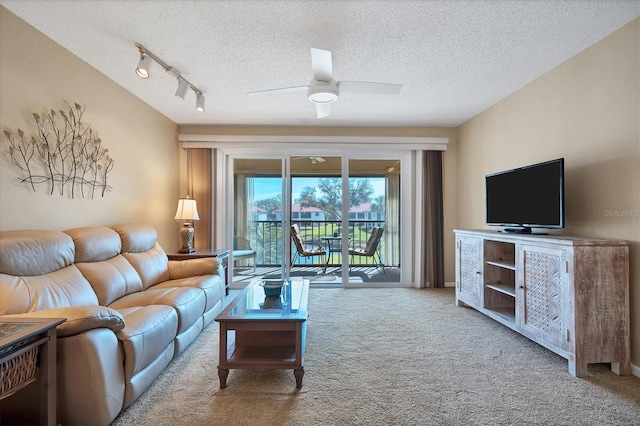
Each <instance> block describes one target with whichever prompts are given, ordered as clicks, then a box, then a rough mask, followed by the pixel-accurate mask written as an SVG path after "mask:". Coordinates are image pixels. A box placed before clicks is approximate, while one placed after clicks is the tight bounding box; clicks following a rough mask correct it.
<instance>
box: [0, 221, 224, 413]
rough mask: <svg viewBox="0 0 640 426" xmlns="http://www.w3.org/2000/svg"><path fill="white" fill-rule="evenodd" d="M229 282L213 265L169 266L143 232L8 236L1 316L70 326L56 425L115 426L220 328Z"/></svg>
mask: <svg viewBox="0 0 640 426" xmlns="http://www.w3.org/2000/svg"><path fill="white" fill-rule="evenodd" d="M223 273H224V272H223V271H222V269H221V268H218V264H217V262H216V260H215V259H213V258H206V259H190V260H184V261H169V260H167V256H166V253H165V252H164V250H163V249H162V247H160V245H159V244H158V243H157V233H156V231H155V230H154V229H153V228H151V227H148V226H144V225H120V226H114V227H112V228H108V227H87V228H77V229H70V230H68V231H64V232H58V231H48V230H20V231H3V232H0V315H22V316H40V317H63V318H67V321H66V322H64V323H63V324H61V325H60V326H58V337H59V339H58V345H57V346H58V352H57V355H58V363H57V373H58V377H57V383H58V384H57V388H58V407H57V413H58V419H57V420H58V423H61V424H63V425H73V424H77V425H88V424H91V425H107V424H109V423H110V422H111V421H112V420H113V419H114V418H115V417H116V416H117V415H118V413H120V411H121V410H123V409H124V408H126V407H127V406H128V405H129V404H131V403H132V402H133V401H135V399H136V398H138V397H139V396H140V395H141V394H142V393H143V392H144V390H145V389H147V387H149V385H150V384H151V383H152V382H153V381H154V380H155V379H156V378H157V377H158V375H159V374H160V373H161V372H162V370H163V369H164V368H165V367H166V366H167V364H169V362H170V361H171V360H172V359H173V358H174V357H175V356H176V355H178V354H179V353H180V352H181V351H182V350H184V349H185V348H186V347H187V346H188V345H189V344H190V343H191V342H193V340H194V339H195V338H196V337H197V336H198V334H199V333H200V331H201V330H202V329H203V328H204V327H206V326H207V325H208V324H210V323H211V322H212V321H213V320H214V318H215V316H216V315H217V314H218V313H219V312H220V310H221V308H222V303H223V298H224V276H223ZM0 320H1V317H0ZM20 393H22V392H18V394H16V395H15V397H16V398H19V395H20ZM26 394H28V392H25V395H26ZM3 402H5V401H3ZM31 403H32V404H34V408H33V409H34V410H36V409H37V408H36V407H37V405H36V404H37V399H35V400H34V401H31ZM27 404H29V402H27ZM16 406H19V404H16Z"/></svg>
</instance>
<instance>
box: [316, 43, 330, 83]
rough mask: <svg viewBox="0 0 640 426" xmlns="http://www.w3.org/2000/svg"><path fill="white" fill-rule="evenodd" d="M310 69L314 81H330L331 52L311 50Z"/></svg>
mask: <svg viewBox="0 0 640 426" xmlns="http://www.w3.org/2000/svg"><path fill="white" fill-rule="evenodd" d="M311 68H312V69H313V77H314V78H315V79H316V80H321V81H331V80H332V79H333V65H332V64H331V52H330V51H328V50H322V49H314V48H313V47H312V48H311Z"/></svg>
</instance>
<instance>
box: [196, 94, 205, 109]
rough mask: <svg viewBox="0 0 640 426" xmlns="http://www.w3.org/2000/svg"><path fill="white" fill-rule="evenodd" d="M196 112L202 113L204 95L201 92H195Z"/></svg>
mask: <svg viewBox="0 0 640 426" xmlns="http://www.w3.org/2000/svg"><path fill="white" fill-rule="evenodd" d="M196 93H197V94H198V96H197V97H196V111H199V112H204V95H203V94H202V93H201V92H196Z"/></svg>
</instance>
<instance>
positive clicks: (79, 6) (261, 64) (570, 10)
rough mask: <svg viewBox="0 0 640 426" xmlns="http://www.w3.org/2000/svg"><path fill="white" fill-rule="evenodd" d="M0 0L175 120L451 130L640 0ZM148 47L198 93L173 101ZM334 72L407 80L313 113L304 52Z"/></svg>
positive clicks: (585, 43)
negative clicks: (147, 57) (142, 72)
mask: <svg viewBox="0 0 640 426" xmlns="http://www.w3.org/2000/svg"><path fill="white" fill-rule="evenodd" d="M0 4H2V5H3V6H5V7H6V8H8V9H9V10H11V11H12V12H13V13H15V14H16V15H18V16H19V17H21V18H22V19H24V20H25V21H27V22H28V23H30V24H31V25H33V26H34V27H35V28H37V29H38V30H39V31H41V32H42V33H44V34H45V35H47V36H48V37H50V38H51V39H53V40H54V41H56V42H57V43H59V44H60V45H62V46H64V47H65V48H66V49H68V50H69V51H70V52H72V53H73V54H75V55H77V56H78V57H80V58H81V59H83V60H84V61H86V62H87V63H88V64H90V65H91V66H93V67H94V68H96V69H98V70H99V71H100V72H102V73H103V74H105V75H106V76H107V77H109V78H110V79H112V80H113V81H115V82H116V83H118V84H119V85H121V86H122V87H124V88H125V89H126V90H128V91H129V92H131V93H133V94H134V95H135V96H137V97H138V98H140V99H142V100H143V101H144V102H146V103H147V104H149V105H150V106H151V107H153V108H155V109H156V110H158V111H160V112H161V113H162V114H164V115H166V116H167V117H169V118H170V119H171V120H173V121H174V122H176V123H178V124H213V125H217V124H220V125H224V124H242V125H264V124H266V125H315V126H323V125H328V126H457V125H459V124H461V123H463V122H464V121H466V120H468V119H469V118H471V117H473V116H474V115H476V114H478V113H479V112H481V111H483V110H484V109H486V108H488V107H490V106H491V105H493V104H495V103H496V102H497V101H499V100H500V99H502V98H504V97H506V96H508V95H509V94H511V93H513V92H515V91H517V90H518V89H520V88H521V87H523V86H524V85H526V84H527V83H529V82H530V81H532V80H534V79H535V78H537V77H539V76H540V75H542V74H544V73H545V72H547V71H549V70H550V69H552V68H554V67H556V66H557V65H558V64H560V63H562V62H563V61H565V60H567V59H568V58H570V57H572V56H574V55H576V54H577V53H579V52H580V51H582V50H584V49H585V48H587V47H589V46H590V45H592V44H594V43H595V42H597V41H598V40H600V39H602V38H603V37H605V36H606V35H608V34H610V33H611V32H613V31H615V30H616V29H618V28H620V27H621V26H623V25H624V24H626V23H627V22H629V21H631V20H633V19H634V18H636V17H637V16H639V15H640V0H625V1H622V0H620V1H618V0H606V1H602V0H593V1H584V0H571V1H560V0H542V1H529V0H527V1H506V0H505V1H482V0H478V1H463V0H460V1H453V0H450V1H437V0H434V1H401V0H396V1H394V0H387V1H364V0H363V1H357V0H352V1H349V0H346V1H326V0H324V1H312V0H307V1H304V0H300V1H268V0H261V1H232V0H228V1H222V0H221V1H213V0H212V1H171V0H163V1H161V0H157V1H151V0H148V1H146V0H110V1H95V0H70V1H62V0H59V1H51V0H48V1H39V0H30V1H26V0H19V1H10V0H0ZM136 42H138V43H141V44H143V45H145V46H146V47H147V48H148V49H149V50H150V51H152V52H153V53H154V54H156V55H157V56H159V57H160V58H161V59H162V60H164V61H165V62H166V63H168V64H169V65H172V66H174V67H176V68H177V69H179V70H180V71H181V72H182V73H183V75H184V76H185V77H186V78H187V79H188V80H189V81H191V82H192V83H193V84H195V85H196V86H198V87H199V88H200V89H202V90H203V91H204V92H205V96H206V111H205V112H204V113H199V112H196V111H195V109H194V108H195V95H194V93H193V92H192V91H189V93H188V95H187V98H186V100H181V99H180V98H178V97H176V96H174V92H175V89H176V86H177V83H176V80H175V79H174V78H172V77H171V76H170V75H169V74H167V73H165V72H164V71H162V69H161V68H160V67H159V66H157V64H155V65H154V68H152V70H151V71H152V72H153V74H152V77H151V78H150V79H148V80H142V79H140V78H138V77H137V76H136V75H135V72H134V69H135V66H136V64H137V61H138V52H137V49H136V47H135V43H136ZM311 47H316V48H321V49H326V50H330V51H332V52H333V72H334V77H335V78H336V79H337V80H362V81H377V82H387V83H401V84H403V88H402V91H401V93H400V95H398V96H383V95H364V94H351V93H344V94H341V96H340V98H339V99H338V100H337V101H336V102H335V103H334V104H333V106H332V113H331V116H330V117H328V118H323V119H318V118H316V112H315V107H314V105H313V104H312V103H311V102H309V100H308V99H307V98H306V93H305V92H292V93H281V94H277V95H269V96H247V95H246V92H250V91H255V90H262V89H270V88H278V87H287V86H297V85H307V84H308V83H309V81H310V80H311V78H312V72H311V58H310V48H311Z"/></svg>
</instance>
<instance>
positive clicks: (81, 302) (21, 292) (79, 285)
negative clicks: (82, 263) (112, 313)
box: [0, 265, 98, 315]
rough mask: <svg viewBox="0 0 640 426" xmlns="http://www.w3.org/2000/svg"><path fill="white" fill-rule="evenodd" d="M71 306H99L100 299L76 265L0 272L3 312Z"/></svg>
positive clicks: (2, 313)
mask: <svg viewBox="0 0 640 426" xmlns="http://www.w3.org/2000/svg"><path fill="white" fill-rule="evenodd" d="M70 306H98V298H97V296H96V294H95V293H94V291H93V289H92V288H91V285H90V284H89V282H88V281H87V280H86V279H85V278H84V276H83V275H82V273H80V271H79V270H78V268H77V267H76V266H75V265H70V266H67V267H66V268H62V269H58V270H57V271H54V272H49V273H48V274H43V275H36V276H29V275H23V276H17V275H9V274H3V273H0V315H8V314H23V313H26V312H33V311H41V310H44V309H54V308H67V307H70Z"/></svg>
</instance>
